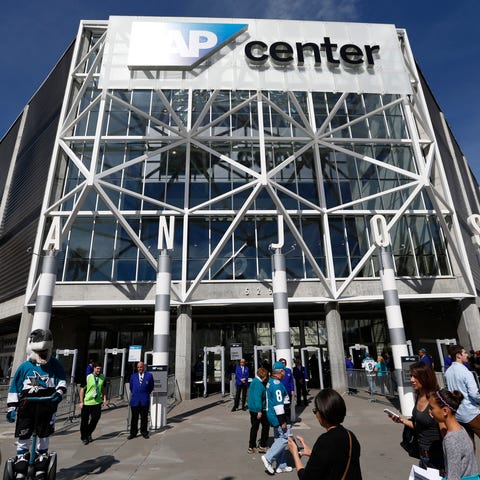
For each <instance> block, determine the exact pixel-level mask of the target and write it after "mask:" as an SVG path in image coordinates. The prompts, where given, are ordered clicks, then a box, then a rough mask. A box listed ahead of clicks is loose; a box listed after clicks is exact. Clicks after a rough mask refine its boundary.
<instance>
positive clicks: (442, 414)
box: [428, 389, 480, 480]
mask: <svg viewBox="0 0 480 480" xmlns="http://www.w3.org/2000/svg"><path fill="white" fill-rule="evenodd" d="M462 400H463V395H462V394H461V392H459V391H457V390H454V391H453V392H450V391H449V390H446V389H442V390H437V391H435V392H431V393H430V394H429V395H428V401H429V403H430V410H431V412H432V416H433V418H434V419H435V420H436V421H437V422H442V423H445V425H446V426H447V434H446V435H445V437H444V439H443V453H444V455H445V467H446V470H447V471H446V479H447V480H458V479H460V478H465V479H467V478H469V479H472V480H473V479H476V480H478V479H479V478H480V477H479V476H478V465H477V461H476V459H475V453H474V451H473V443H472V442H471V440H470V437H469V436H468V433H467V432H466V431H465V429H464V428H463V427H462V426H461V425H460V424H459V423H458V420H457V419H456V418H455V413H456V412H457V409H458V407H459V406H460V403H461V402H462Z"/></svg>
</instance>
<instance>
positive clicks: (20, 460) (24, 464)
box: [13, 453, 29, 480]
mask: <svg viewBox="0 0 480 480" xmlns="http://www.w3.org/2000/svg"><path fill="white" fill-rule="evenodd" d="M28 459H29V454H28V453H21V454H20V455H17V458H16V460H15V463H14V465H13V470H14V472H15V478H16V479H18V480H22V479H23V478H27V472H28Z"/></svg>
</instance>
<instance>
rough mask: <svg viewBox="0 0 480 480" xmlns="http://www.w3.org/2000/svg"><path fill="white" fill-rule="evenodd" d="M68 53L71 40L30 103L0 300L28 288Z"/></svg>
mask: <svg viewBox="0 0 480 480" xmlns="http://www.w3.org/2000/svg"><path fill="white" fill-rule="evenodd" d="M72 52H73V45H72V46H71V47H70V48H69V49H68V51H67V52H66V53H65V55H64V56H63V57H62V58H61V60H60V61H59V63H58V64H57V65H56V67H55V68H54V70H53V71H52V72H51V73H50V75H49V76H48V78H47V79H46V80H45V82H44V83H43V84H42V86H41V87H40V88H39V90H38V91H37V92H36V93H35V95H34V97H33V98H32V99H31V101H30V103H29V110H28V117H27V119H26V122H25V128H24V132H23V135H22V140H21V144H20V149H19V154H18V158H17V162H16V165H15V171H14V173H13V178H12V183H11V187H10V191H9V193H8V202H7V206H6V210H5V218H4V224H3V231H2V236H1V238H0V259H1V260H0V301H5V300H8V299H9V298H12V297H15V296H17V295H19V294H22V293H23V292H24V291H25V288H26V284H27V280H28V271H29V267H30V261H31V257H30V255H28V254H27V253H26V250H27V248H28V247H32V246H33V244H34V242H35V235H36V232H37V226H38V219H39V216H40V213H41V208H42V203H43V196H44V193H45V185H46V181H47V176H48V170H49V167H50V161H51V156H52V150H53V145H54V142H55V136H56V131H57V126H58V117H59V114H60V109H61V105H62V102H63V96H64V92H65V85H66V81H67V77H68V72H69V68H70V63H71V58H72ZM4 140H5V139H4ZM1 147H3V142H2V145H1ZM5 149H6V147H5ZM0 153H1V150H0ZM10 157H11V149H10ZM4 161H5V162H6V163H8V164H9V161H10V159H8V161H6V160H4ZM2 164H3V162H2Z"/></svg>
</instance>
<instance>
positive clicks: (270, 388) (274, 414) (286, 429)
mask: <svg viewBox="0 0 480 480" xmlns="http://www.w3.org/2000/svg"><path fill="white" fill-rule="evenodd" d="M284 376H285V366H284V365H283V363H282V362H275V363H274V364H273V370H272V376H271V377H270V380H269V381H268V384H267V418H268V421H269V422H270V425H271V426H272V427H273V437H274V439H275V440H274V442H273V444H272V446H271V447H270V449H269V450H268V452H267V453H266V454H265V455H262V462H263V464H264V465H265V470H266V472H267V473H268V474H269V475H274V474H275V472H276V473H283V472H291V471H292V470H293V469H292V467H289V466H288V465H287V462H286V451H285V448H286V446H287V443H288V436H289V435H290V425H288V420H287V416H286V414H285V400H287V402H288V393H287V390H286V389H285V386H284V385H283V383H282V379H283V377H284ZM274 460H275V462H276V469H274V468H273V465H272V462H273V461H274Z"/></svg>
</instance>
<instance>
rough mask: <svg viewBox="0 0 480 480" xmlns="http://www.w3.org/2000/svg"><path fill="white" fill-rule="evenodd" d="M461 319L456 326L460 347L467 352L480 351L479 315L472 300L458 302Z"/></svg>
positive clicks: (465, 299)
mask: <svg viewBox="0 0 480 480" xmlns="http://www.w3.org/2000/svg"><path fill="white" fill-rule="evenodd" d="M460 309H461V317H460V322H459V324H458V330H457V333H458V339H459V342H460V345H463V346H464V347H465V350H467V352H468V351H469V350H475V351H476V350H479V349H480V313H479V311H478V306H477V304H476V302H475V299H474V298H464V299H463V300H461V301H460Z"/></svg>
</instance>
